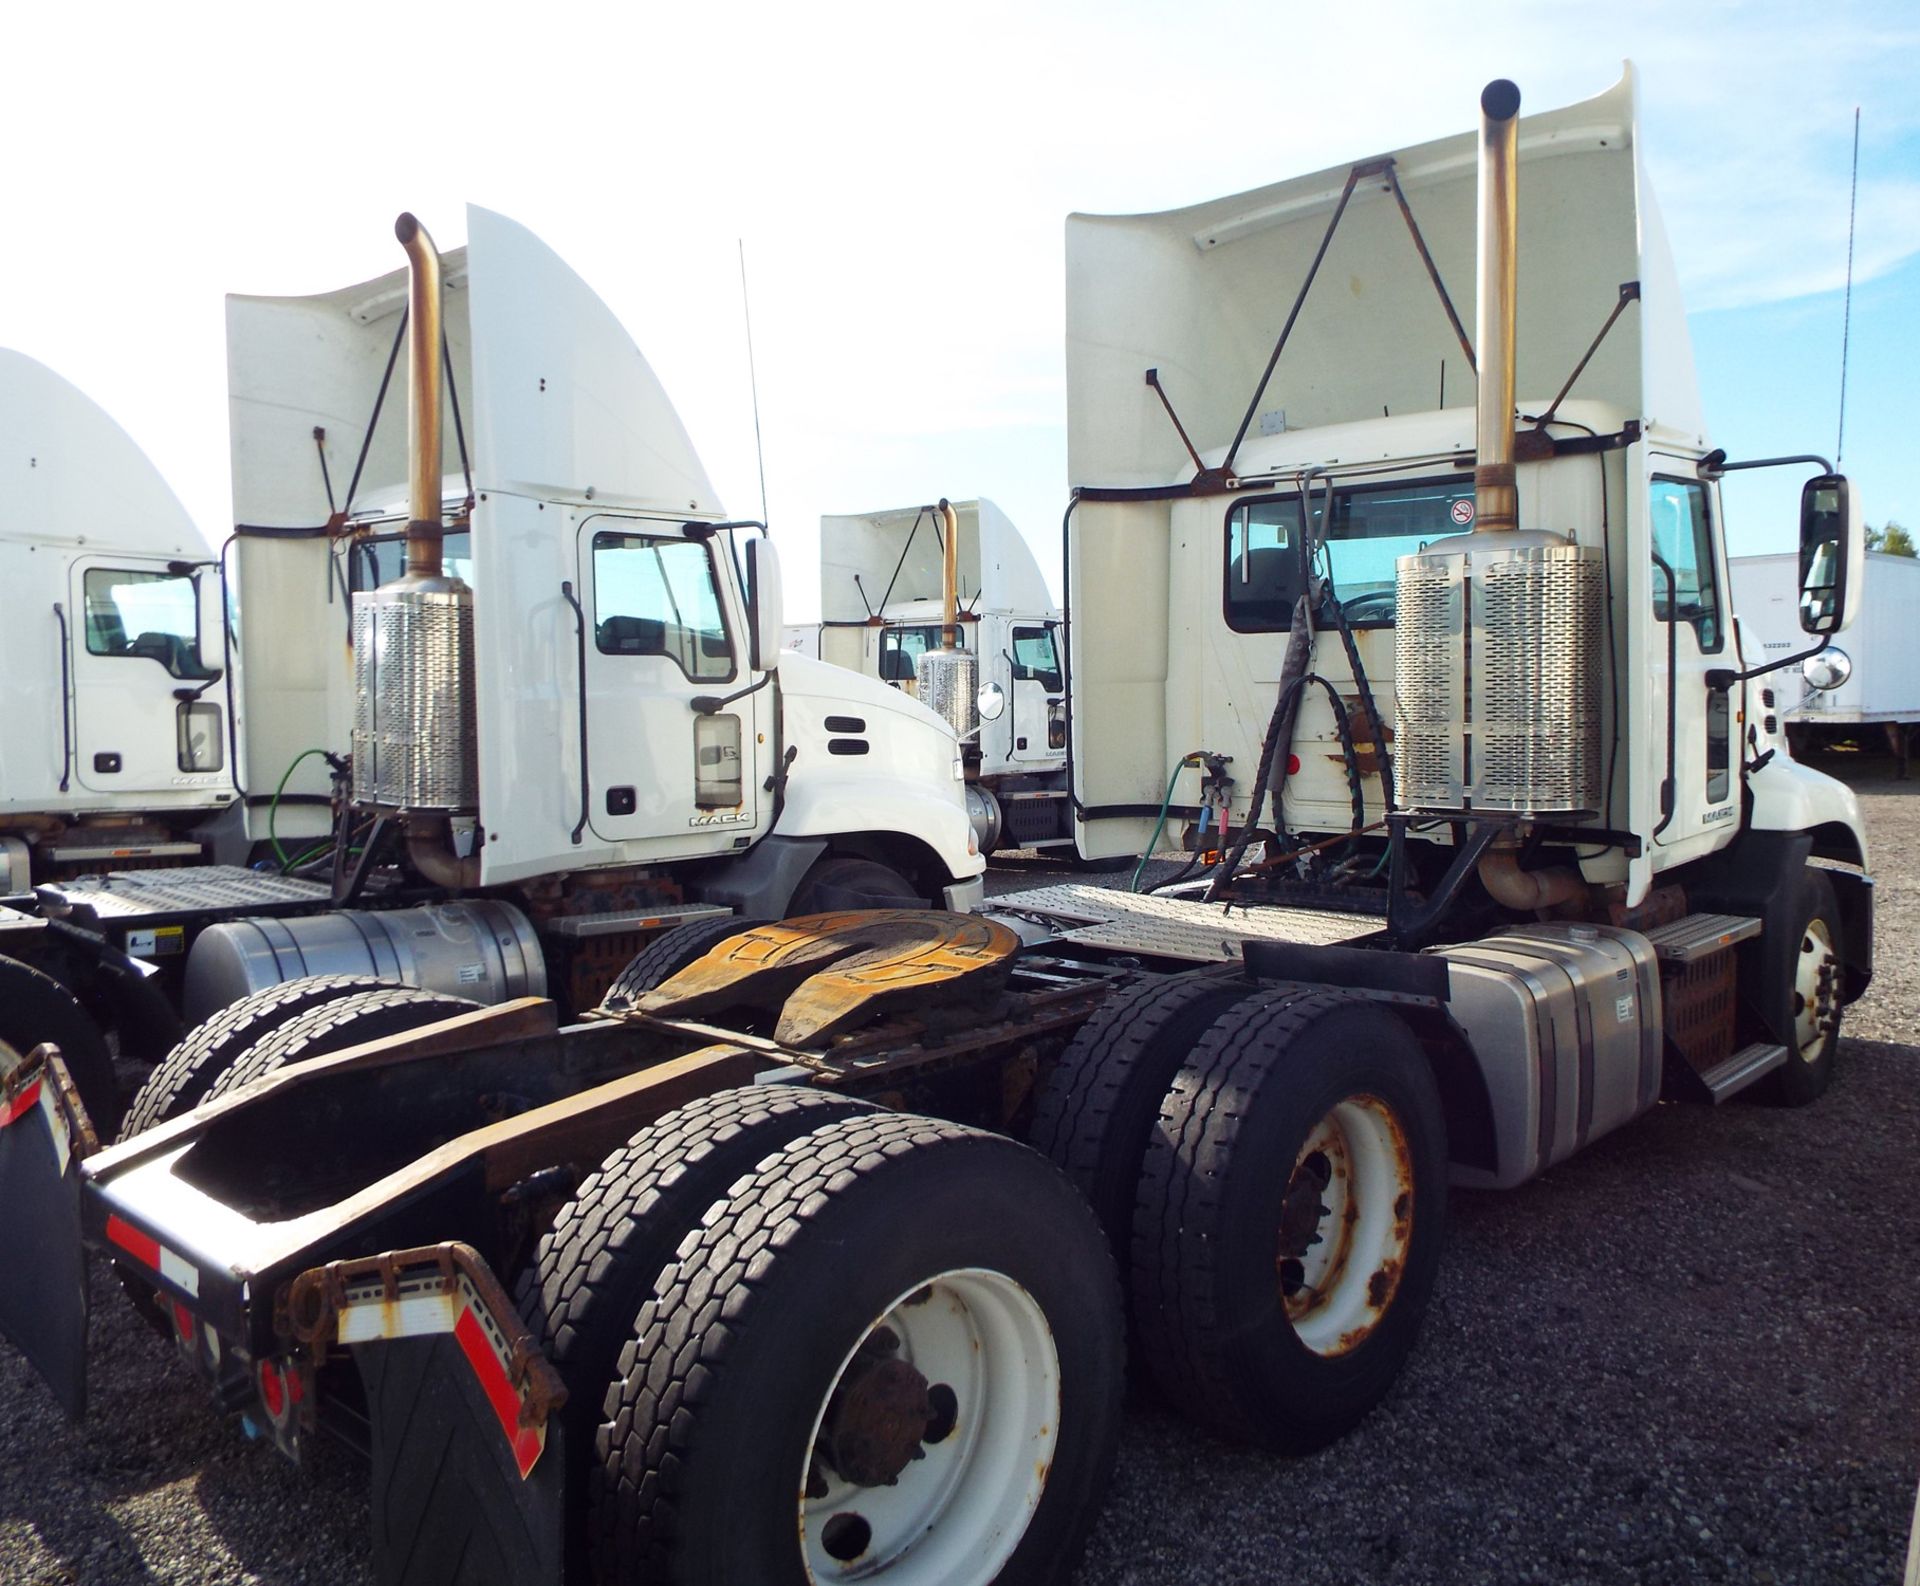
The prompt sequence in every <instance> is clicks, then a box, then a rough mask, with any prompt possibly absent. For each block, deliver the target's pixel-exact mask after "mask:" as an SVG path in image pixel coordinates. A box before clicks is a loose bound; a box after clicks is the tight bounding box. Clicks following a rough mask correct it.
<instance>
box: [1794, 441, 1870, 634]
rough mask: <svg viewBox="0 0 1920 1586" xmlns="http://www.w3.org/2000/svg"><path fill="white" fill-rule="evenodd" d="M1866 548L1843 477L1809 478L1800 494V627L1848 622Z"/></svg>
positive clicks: (1833, 628) (1854, 611) (1855, 607)
mask: <svg viewBox="0 0 1920 1586" xmlns="http://www.w3.org/2000/svg"><path fill="white" fill-rule="evenodd" d="M1866 548H1867V536H1866V527H1865V525H1864V523H1863V522H1862V520H1861V517H1860V503H1859V501H1858V500H1857V499H1856V498H1855V497H1854V494H1853V489H1852V486H1851V484H1850V483H1849V481H1848V480H1847V479H1846V477H1845V476H1844V475H1841V474H1821V475H1820V476H1819V477H1818V478H1817V479H1809V480H1808V481H1807V483H1806V486H1805V487H1804V488H1803V489H1802V490H1801V492H1800V626H1801V628H1802V629H1804V630H1805V631H1806V632H1808V633H1816V634H1821V635H1826V634H1832V633H1839V632H1841V631H1843V630H1844V629H1845V628H1847V627H1848V626H1850V625H1851V623H1852V622H1853V619H1854V617H1855V616H1856V615H1858V613H1859V610H1860V575H1861V572H1862V571H1863V569H1864V567H1865V563H1866Z"/></svg>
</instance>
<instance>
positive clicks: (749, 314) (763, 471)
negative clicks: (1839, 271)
mask: <svg viewBox="0 0 1920 1586" xmlns="http://www.w3.org/2000/svg"><path fill="white" fill-rule="evenodd" d="M734 242H735V243H736V244H737V245H738V247H739V249H740V317H741V318H742V319H743V320H745V321H746V326H747V389H748V390H749V391H751V392H752V393H753V455H754V460H755V461H756V462H757V463H759V465H760V521H761V522H762V523H765V522H766V521H767V454H766V452H765V450H764V449H763V448H762V447H761V445H760V381H759V377H758V376H757V375H756V374H755V373H754V368H753V309H752V307H751V305H750V304H749V303H748V301H747V244H746V239H745V238H744V237H736V238H734ZM1849 258H1851V255H1849ZM1848 270H1849V271H1851V270H1852V264H1851V263H1849V264H1848ZM768 532H769V533H771V532H772V530H768Z"/></svg>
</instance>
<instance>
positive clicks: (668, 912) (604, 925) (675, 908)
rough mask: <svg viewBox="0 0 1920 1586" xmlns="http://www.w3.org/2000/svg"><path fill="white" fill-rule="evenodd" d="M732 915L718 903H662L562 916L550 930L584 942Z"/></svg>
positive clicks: (730, 911)
mask: <svg viewBox="0 0 1920 1586" xmlns="http://www.w3.org/2000/svg"><path fill="white" fill-rule="evenodd" d="M732 912H733V910H732V909H729V908H727V907H725V906H724V905H722V904H718V903H663V904H660V905H658V906H656V907H654V908H651V909H621V910H619V911H617V912H615V913H611V914H568V915H563V916H562V917H561V918H559V919H557V920H555V921H553V922H552V924H551V925H550V926H549V929H550V930H552V932H553V934H554V935H555V936H566V937H571V938H572V939H573V940H575V941H584V940H587V939H588V938H591V937H595V936H624V935H626V934H627V933H628V932H629V931H652V930H658V929H660V927H662V926H666V925H691V924H693V922H694V921H695V920H717V919H719V918H721V917H722V916H723V915H727V914H731V913H732Z"/></svg>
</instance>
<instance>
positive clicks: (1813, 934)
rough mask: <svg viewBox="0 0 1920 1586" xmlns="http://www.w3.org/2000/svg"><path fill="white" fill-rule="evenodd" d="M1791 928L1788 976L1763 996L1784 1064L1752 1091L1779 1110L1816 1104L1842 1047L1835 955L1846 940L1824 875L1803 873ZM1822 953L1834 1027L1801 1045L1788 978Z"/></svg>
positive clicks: (1795, 997) (1796, 997) (1795, 994)
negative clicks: (1825, 959)
mask: <svg viewBox="0 0 1920 1586" xmlns="http://www.w3.org/2000/svg"><path fill="white" fill-rule="evenodd" d="M1793 923H1794V927H1795V929H1794V930H1793V931H1792V933H1791V934H1790V937H1789V940H1790V941H1791V943H1792V948H1793V950H1792V951H1791V952H1790V953H1788V954H1787V957H1786V966H1787V977H1786V978H1783V979H1780V980H1778V981H1777V983H1775V984H1773V985H1770V986H1768V987H1766V988H1765V989H1764V991H1763V993H1762V995H1764V996H1766V997H1768V998H1769V999H1771V1006H1770V1007H1769V1009H1768V1012H1769V1014H1770V1017H1769V1019H1768V1023H1769V1025H1770V1026H1771V1027H1772V1028H1773V1029H1774V1030H1776V1031H1778V1032H1779V1038H1780V1039H1783V1040H1784V1041H1785V1043H1786V1047H1787V1060H1786V1062H1785V1063H1783V1064H1781V1065H1780V1067H1778V1068H1776V1069H1775V1070H1774V1071H1773V1072H1772V1073H1771V1074H1769V1075H1767V1076H1766V1078H1764V1079H1763V1080H1761V1081H1760V1083H1759V1084H1758V1085H1756V1086H1754V1089H1753V1093H1754V1096H1755V1098H1756V1099H1758V1100H1760V1101H1765V1102H1771V1103H1772V1104H1773V1105H1775V1106H1777V1107H1804V1106H1806V1105H1807V1104H1808V1103H1809V1102H1814V1101H1818V1100H1819V1099H1820V1098H1821V1097H1822V1096H1824V1095H1825V1094H1826V1092H1827V1087H1828V1086H1829V1085H1831V1084H1832V1083H1833V1067H1834V1057H1835V1054H1836V1053H1837V1051H1838V1050H1839V1046H1840V1002H1839V998H1840V978H1841V976H1842V975H1844V973H1845V968H1844V965H1843V964H1842V962H1841V960H1840V958H1839V956H1838V954H1839V950H1840V947H1841V944H1842V943H1843V942H1844V941H1845V940H1846V937H1845V934H1844V932H1843V930H1842V928H1841V921H1840V906H1839V904H1838V903H1837V902H1836V901H1835V899H1834V895H1833V883H1832V882H1831V881H1829V880H1828V879H1827V877H1826V874H1825V872H1824V871H1821V870H1817V869H1814V868H1812V867H1808V868H1807V869H1805V870H1803V871H1802V872H1801V874H1800V895H1799V899H1798V907H1797V909H1796V910H1795V912H1794V916H1793ZM1822 950H1824V951H1825V952H1826V954H1827V955H1828V956H1829V958H1830V961H1831V964H1832V974H1833V989H1832V991H1831V996H1832V998H1833V1002H1832V1010H1831V1011H1832V1022H1831V1024H1830V1026H1829V1027H1828V1028H1826V1029H1825V1030H1823V1031H1822V1032H1821V1033H1820V1034H1818V1035H1817V1036H1815V1037H1813V1038H1812V1039H1810V1040H1807V1041H1804V1042H1803V1041H1802V1040H1801V1039H1800V1038H1799V1032H1798V1031H1797V1029H1796V1028H1795V1026H1796V1024H1797V1023H1798V1022H1799V1019H1800V1016H1801V1012H1802V1009H1801V1006H1800V992H1799V988H1798V986H1797V984H1796V982H1795V980H1794V979H1793V978H1792V977H1793V976H1795V975H1796V974H1797V973H1798V971H1799V966H1800V964H1801V962H1802V961H1803V959H1805V958H1806V956H1807V955H1808V954H1812V953H1816V952H1820V951H1822Z"/></svg>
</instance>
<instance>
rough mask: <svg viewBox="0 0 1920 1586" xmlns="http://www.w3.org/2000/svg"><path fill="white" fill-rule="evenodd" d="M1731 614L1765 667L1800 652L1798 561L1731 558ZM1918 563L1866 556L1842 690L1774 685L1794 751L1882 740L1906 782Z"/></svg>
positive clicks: (1914, 717) (1917, 692) (1913, 716)
mask: <svg viewBox="0 0 1920 1586" xmlns="http://www.w3.org/2000/svg"><path fill="white" fill-rule="evenodd" d="M1730 566H1731V569H1732V572H1733V609H1734V610H1735V611H1736V612H1738V613H1739V616H1740V621H1741V623H1742V624H1743V625H1744V626H1745V628H1746V630H1747V633H1748V636H1749V637H1750V638H1751V639H1753V640H1757V641H1758V653H1759V654H1760V655H1761V656H1763V657H1764V658H1765V659H1767V660H1775V659H1778V658H1780V657H1783V656H1787V655H1792V654H1796V653H1798V652H1800V651H1803V650H1804V649H1805V648H1806V639H1805V635H1803V634H1802V633H1801V631H1800V615H1799V604H1800V558H1799V556H1798V554H1797V553H1795V552H1792V551H1782V552H1778V553H1773V554H1769V555H1763V556H1736V557H1734V558H1733V559H1732V561H1731V563H1730ZM1916 634H1920V559H1916V558H1914V557H1911V556H1893V555H1890V554H1888V553H1887V552H1885V551H1868V552H1867V553H1866V560H1865V566H1864V567H1863V569H1862V572H1861V579H1860V615H1859V617H1858V619H1857V620H1856V621H1855V622H1854V624H1853V626H1852V627H1851V628H1850V629H1848V630H1847V641H1846V654H1847V658H1848V661H1849V662H1850V663H1851V670H1850V671H1849V672H1848V674H1847V677H1846V681H1844V682H1842V683H1841V684H1839V685H1838V686H1837V687H1835V688H1819V687H1816V686H1815V682H1814V680H1813V679H1812V678H1810V677H1808V676H1806V675H1803V674H1802V673H1800V672H1797V671H1783V672H1781V673H1779V674H1778V675H1777V676H1776V678H1775V679H1774V680H1773V681H1772V682H1771V683H1770V685H1769V686H1770V687H1771V690H1772V692H1773V694H1774V696H1775V700H1776V704H1777V709H1778V714H1779V717H1780V721H1781V724H1782V725H1783V726H1784V727H1785V729H1786V733H1787V738H1788V741H1789V743H1791V744H1793V745H1794V747H1795V748H1796V750H1801V749H1805V748H1809V747H1811V746H1813V745H1816V744H1820V743H1824V742H1833V741H1837V740H1839V739H1842V738H1853V739H1856V740H1858V741H1860V742H1862V743H1863V745H1864V744H1871V743H1872V742H1873V740H1874V739H1876V738H1878V737H1880V736H1881V735H1882V734H1884V735H1885V739H1886V743H1887V747H1888V748H1889V749H1890V750H1891V751H1892V752H1893V754H1894V756H1895V758H1896V759H1897V760H1898V761H1899V765H1900V775H1901V776H1902V777H1904V776H1905V775H1906V774H1907V759H1908V740H1909V737H1910V735H1911V732H1912V727H1913V724H1914V723H1915V722H1920V643H1916V642H1915V635H1916Z"/></svg>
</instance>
